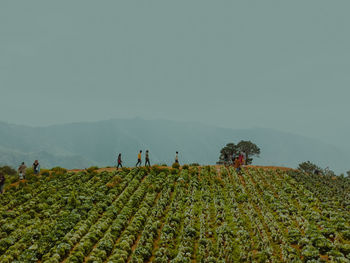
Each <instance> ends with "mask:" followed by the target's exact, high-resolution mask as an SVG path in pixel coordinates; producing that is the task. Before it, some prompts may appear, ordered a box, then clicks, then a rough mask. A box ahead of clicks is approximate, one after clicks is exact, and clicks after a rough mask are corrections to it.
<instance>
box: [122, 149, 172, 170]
mask: <svg viewBox="0 0 350 263" xmlns="http://www.w3.org/2000/svg"><path fill="white" fill-rule="evenodd" d="M122 163H123V161H122V154H121V153H119V154H118V159H117V169H119V167H121V168H123V165H122ZM175 163H179V152H176V155H175ZM141 165H142V150H140V151H139V153H138V154H137V162H136V165H135V166H136V167H141ZM145 166H146V167H147V166H148V167H150V166H151V161H150V158H149V150H146V154H145Z"/></svg>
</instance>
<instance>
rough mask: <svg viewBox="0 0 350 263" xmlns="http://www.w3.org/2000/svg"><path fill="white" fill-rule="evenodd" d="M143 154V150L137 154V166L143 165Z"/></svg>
mask: <svg viewBox="0 0 350 263" xmlns="http://www.w3.org/2000/svg"><path fill="white" fill-rule="evenodd" d="M141 154H142V151H140V152H139V154H138V155H137V163H136V167H137V166H139V167H140V166H141V164H142V161H141Z"/></svg>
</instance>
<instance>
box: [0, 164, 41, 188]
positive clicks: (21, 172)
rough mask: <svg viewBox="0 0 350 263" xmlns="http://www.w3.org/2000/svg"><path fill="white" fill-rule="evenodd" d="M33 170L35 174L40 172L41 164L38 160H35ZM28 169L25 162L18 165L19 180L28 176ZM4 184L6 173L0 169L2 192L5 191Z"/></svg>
mask: <svg viewBox="0 0 350 263" xmlns="http://www.w3.org/2000/svg"><path fill="white" fill-rule="evenodd" d="M32 168H33V172H34V174H39V173H40V164H39V161H38V160H35V161H34V163H33V165H32ZM26 170H27V166H26V165H25V163H24V162H22V163H21V165H20V166H19V167H18V169H17V171H18V175H19V180H23V179H25V178H26ZM4 185H5V175H4V173H3V172H1V171H0V194H2V193H3V192H4Z"/></svg>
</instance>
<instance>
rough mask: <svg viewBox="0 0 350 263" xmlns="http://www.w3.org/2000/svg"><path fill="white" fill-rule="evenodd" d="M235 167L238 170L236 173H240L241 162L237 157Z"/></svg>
mask: <svg viewBox="0 0 350 263" xmlns="http://www.w3.org/2000/svg"><path fill="white" fill-rule="evenodd" d="M234 167H235V168H236V172H237V173H239V172H240V171H241V162H240V160H239V158H238V157H236V159H235V162H234Z"/></svg>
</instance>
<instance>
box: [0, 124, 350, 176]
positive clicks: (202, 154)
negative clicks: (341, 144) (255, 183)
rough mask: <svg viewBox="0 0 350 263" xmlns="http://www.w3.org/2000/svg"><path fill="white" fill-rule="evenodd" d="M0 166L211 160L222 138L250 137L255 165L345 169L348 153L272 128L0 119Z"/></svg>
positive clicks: (228, 139) (77, 165)
mask: <svg viewBox="0 0 350 263" xmlns="http://www.w3.org/2000/svg"><path fill="white" fill-rule="evenodd" d="M0 138H1V139H0V165H1V164H3V165H5V164H10V165H12V166H17V165H18V164H19V162H21V161H22V160H23V161H25V162H26V163H31V162H32V161H33V160H34V159H40V161H41V165H42V166H43V167H53V166H62V167H67V168H85V167H89V166H91V165H98V166H111V165H114V164H115V162H116V154H117V153H118V152H122V153H123V159H124V164H125V165H126V166H132V165H135V163H136V153H137V152H138V150H139V149H144V150H145V149H149V150H150V157H151V162H152V163H153V164H154V163H167V164H171V163H172V161H173V160H174V153H175V151H176V150H178V151H180V162H181V163H195V162H196V163H200V164H215V163H216V161H218V158H219V151H220V149H221V148H222V147H223V146H224V145H226V144H227V143H228V142H238V141H240V140H252V141H253V142H254V143H256V144H257V145H258V146H259V147H260V148H261V155H260V158H258V159H255V161H254V163H255V164H261V165H277V166H289V167H297V166H298V164H299V163H300V162H303V161H306V160H310V161H312V162H314V163H317V164H319V165H320V166H322V167H326V166H330V168H331V169H333V170H335V171H336V172H345V171H347V170H349V164H348V160H349V159H350V154H349V153H348V152H346V151H343V150H340V149H338V148H336V147H334V146H332V145H328V144H325V143H323V142H321V141H317V140H313V139H310V138H307V137H303V136H299V135H295V134H291V133H285V132H280V131H276V130H269V129H261V128H252V129H225V128H219V127H215V126H208V125H203V124H199V123H192V122H175V121H165V120H143V119H128V120H108V121H100V122H91V123H73V124H64V125H55V126H48V127H28V126H20V125H12V124H7V123H3V122H0Z"/></svg>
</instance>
